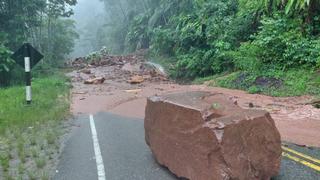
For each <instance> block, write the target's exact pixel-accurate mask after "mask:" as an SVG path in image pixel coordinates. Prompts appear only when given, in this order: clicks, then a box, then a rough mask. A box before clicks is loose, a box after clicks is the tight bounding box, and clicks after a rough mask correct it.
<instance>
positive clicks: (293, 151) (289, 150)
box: [282, 146, 320, 164]
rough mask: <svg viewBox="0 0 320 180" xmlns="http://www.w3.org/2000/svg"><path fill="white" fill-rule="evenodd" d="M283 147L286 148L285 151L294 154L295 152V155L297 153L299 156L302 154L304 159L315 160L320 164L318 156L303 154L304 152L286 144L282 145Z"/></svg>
mask: <svg viewBox="0 0 320 180" xmlns="http://www.w3.org/2000/svg"><path fill="white" fill-rule="evenodd" d="M282 149H283V150H285V151H288V152H290V153H292V154H295V155H297V156H300V157H302V158H304V159H307V160H309V161H313V162H314V163H317V164H320V160H319V159H317V158H314V157H311V156H309V155H306V154H303V153H301V152H298V151H295V150H293V149H290V148H287V147H285V146H282Z"/></svg>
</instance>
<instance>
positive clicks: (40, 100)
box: [0, 74, 71, 179]
mask: <svg viewBox="0 0 320 180" xmlns="http://www.w3.org/2000/svg"><path fill="white" fill-rule="evenodd" d="M38 77H39V76H38ZM70 87H71V85H70V83H69V82H68V79H67V78H66V77H64V75H62V74H54V75H51V76H46V77H43V78H34V79H33V84H32V94H33V102H32V104H31V105H27V104H26V103H25V87H24V86H14V87H9V88H5V89H0V179H10V177H20V179H48V178H49V175H50V174H51V173H52V169H51V168H54V165H55V159H56V158H57V157H58V155H59V151H60V143H61V141H60V140H61V138H60V137H61V136H62V135H63V134H64V133H65V130H66V129H64V125H63V121H62V120H64V119H66V118H67V117H68V116H69V112H70V111H69V109H70V108H69V106H70V102H69V100H70V98H69V89H70ZM40 172H41V173H40Z"/></svg>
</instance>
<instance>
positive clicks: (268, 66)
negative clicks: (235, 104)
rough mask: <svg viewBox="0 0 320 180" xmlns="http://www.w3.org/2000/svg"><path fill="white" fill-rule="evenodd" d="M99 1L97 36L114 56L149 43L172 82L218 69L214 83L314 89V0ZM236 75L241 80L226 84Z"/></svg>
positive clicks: (318, 11)
mask: <svg viewBox="0 0 320 180" xmlns="http://www.w3.org/2000/svg"><path fill="white" fill-rule="evenodd" d="M104 2H105V5H106V11H107V12H112V13H110V15H109V18H107V19H106V24H110V25H112V26H104V27H101V29H102V30H101V31H100V32H103V33H100V34H99V33H98V34H97V37H98V38H97V39H99V40H100V41H102V42H103V43H104V44H107V48H108V49H110V50H111V51H112V52H113V53H125V52H132V51H135V50H137V49H143V48H149V49H150V56H151V58H152V59H157V58H153V57H152V56H154V57H159V56H160V57H168V58H167V59H168V60H167V62H165V64H169V65H167V67H170V70H171V71H170V72H171V75H172V77H174V78H176V79H185V80H193V79H196V78H203V77H208V76H209V77H211V76H214V77H217V76H219V77H220V76H222V75H221V74H223V75H227V76H226V77H224V78H222V77H220V78H219V82H217V83H216V85H219V86H224V87H231V88H240V89H244V90H248V91H250V92H252V93H254V92H259V93H267V94H271V95H277V96H285V95H290V96H291V95H301V94H306V93H311V94H318V93H319V92H318V91H317V90H316V89H317V87H319V83H318V81H319V80H318V77H319V74H318V73H317V71H318V69H319V67H320V38H319V35H320V21H319V20H320V2H319V1H318V0H288V1H280V0H260V1H249V0H184V1H180V0H170V1H169V0H160V1H159V0H137V1H135V2H134V3H133V2H131V1H128V0H118V1H115V0H104ZM119 19H120V20H119ZM100 44H102V43H101V42H100ZM161 62H163V61H161ZM229 74H230V75H229ZM296 75H300V76H297V77H296ZM314 76H316V77H314ZM234 79H241V81H236V83H238V84H233V83H231V84H230V82H234ZM256 81H257V82H260V84H259V83H258V84H257V85H256V83H254V82H256ZM263 81H267V82H266V83H267V84H272V83H273V84H276V87H274V86H275V85H261V83H262V84H263ZM269 81H270V82H269ZM242 83H244V84H242Z"/></svg>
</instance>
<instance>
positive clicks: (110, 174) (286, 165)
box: [54, 113, 320, 180]
mask: <svg viewBox="0 0 320 180" xmlns="http://www.w3.org/2000/svg"><path fill="white" fill-rule="evenodd" d="M93 119H94V125H95V131H96V133H97V138H98V139H97V142H98V145H99V147H98V149H99V150H100V151H97V146H94V142H95V139H94V135H93V134H92V132H93V131H92V126H90V118H89V116H88V115H85V116H80V117H77V118H76V119H75V120H74V122H73V130H72V133H71V135H70V138H69V140H68V141H67V143H66V146H65V148H64V151H63V153H62V156H61V161H60V163H59V166H58V169H57V172H56V175H55V177H54V180H96V179H97V180H98V179H99V177H100V179H99V180H104V179H107V180H151V179H152V180H177V179H178V178H177V177H175V176H174V175H173V174H171V173H170V172H169V171H168V170H167V169H166V168H164V167H161V166H159V165H158V164H157V163H156V162H155V160H154V158H153V156H152V154H151V152H150V150H149V148H148V147H147V145H146V144H145V141H144V127H143V120H141V119H133V118H124V117H120V116H117V115H113V114H110V113H98V114H96V115H94V116H93ZM285 144H287V145H288V146H287V147H288V148H290V149H292V150H296V151H298V152H301V153H303V154H306V155H309V156H311V157H313V158H316V159H320V149H318V148H304V147H299V146H295V145H292V144H290V143H285ZM97 154H98V156H97ZM99 154H100V155H101V157H102V159H101V160H102V161H103V166H104V167H103V169H104V172H103V173H102V175H104V178H103V176H101V174H100V176H98V172H102V171H101V166H100V168H98V167H97V159H99ZM291 155H295V154H291ZM96 157H97V158H96ZM289 157H291V156H289ZM294 157H296V156H294ZM308 161H309V160H308ZM309 162H312V161H309ZM312 163H313V164H316V163H314V162H312ZM316 165H317V166H320V164H316ZM98 169H100V170H98ZM274 179H276V180H300V179H301V180H319V179H320V172H319V171H317V170H314V169H312V168H310V167H308V166H306V165H303V164H302V163H301V162H296V161H294V160H292V159H290V158H287V157H284V158H283V160H282V167H281V173H280V175H279V176H278V177H275V178H274Z"/></svg>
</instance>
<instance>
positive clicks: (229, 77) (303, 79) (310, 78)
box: [193, 69, 320, 97]
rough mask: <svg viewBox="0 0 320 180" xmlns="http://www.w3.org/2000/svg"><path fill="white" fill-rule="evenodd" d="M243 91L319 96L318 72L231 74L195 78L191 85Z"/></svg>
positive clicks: (278, 95) (293, 71) (290, 71)
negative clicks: (204, 84) (205, 85)
mask: <svg viewBox="0 0 320 180" xmlns="http://www.w3.org/2000/svg"><path fill="white" fill-rule="evenodd" d="M203 83H206V84H207V85H209V86H217V87H224V88H230V89H240V90H245V91H247V92H249V93H251V94H265V95H270V96H275V97H288V96H301V95H313V96H320V72H315V71H310V70H304V69H292V70H289V71H265V72H243V71H242V72H233V73H228V74H220V75H215V76H210V77H205V78H197V79H195V80H194V81H193V84H203Z"/></svg>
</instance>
